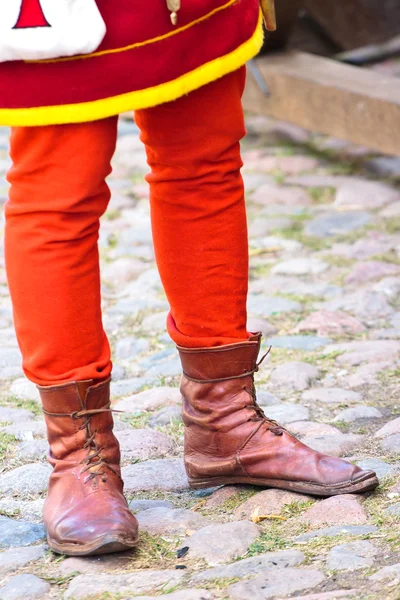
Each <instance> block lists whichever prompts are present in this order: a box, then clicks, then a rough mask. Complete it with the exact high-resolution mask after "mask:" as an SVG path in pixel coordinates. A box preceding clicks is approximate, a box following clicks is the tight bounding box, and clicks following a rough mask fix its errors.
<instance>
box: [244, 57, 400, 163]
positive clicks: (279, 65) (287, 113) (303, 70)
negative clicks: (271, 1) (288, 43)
mask: <svg viewBox="0 0 400 600" xmlns="http://www.w3.org/2000/svg"><path fill="white" fill-rule="evenodd" d="M256 64H257V65H258V68H259V70H260V72H261V74H262V75H263V77H264V79H265V81H266V82H267V84H268V87H269V89H270V91H271V96H270V97H269V98H267V97H266V96H265V95H264V94H263V93H262V92H261V91H260V89H259V87H258V86H257V84H256V82H255V80H254V78H253V77H252V76H251V75H250V74H249V76H248V78H247V80H248V81H247V86H246V91H245V95H244V108H245V110H248V111H251V112H255V113H258V114H264V115H268V116H271V117H275V118H277V119H281V120H284V121H289V122H292V123H296V124H297V125H300V126H302V127H305V128H306V129H309V130H311V131H315V132H319V133H325V134H328V135H332V136H335V137H338V138H343V139H346V140H349V141H351V142H353V143H356V144H361V145H362V146H366V147H368V148H371V150H376V151H378V152H383V153H386V154H394V155H400V79H395V78H393V77H388V76H386V75H383V74H381V73H377V72H376V71H371V70H369V69H360V68H359V67H353V66H350V65H344V64H342V63H338V62H336V61H333V60H330V59H327V58H322V57H319V56H314V55H311V54H307V53H303V52H288V53H283V54H276V55H270V56H265V57H260V58H258V59H256Z"/></svg>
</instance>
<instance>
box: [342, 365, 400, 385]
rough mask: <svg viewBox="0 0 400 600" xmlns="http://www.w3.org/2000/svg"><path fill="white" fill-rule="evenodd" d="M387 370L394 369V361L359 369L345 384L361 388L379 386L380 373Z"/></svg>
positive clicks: (345, 380)
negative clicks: (378, 376)
mask: <svg viewBox="0 0 400 600" xmlns="http://www.w3.org/2000/svg"><path fill="white" fill-rule="evenodd" d="M385 369H393V361H387V362H378V363H367V364H365V365H362V366H361V367H358V369H356V370H355V371H354V372H353V373H352V374H351V375H349V376H347V377H345V378H344V379H343V383H344V384H346V385H348V386H350V387H355V388H357V387H360V386H363V385H366V386H372V385H376V384H378V378H377V375H378V373H381V372H382V371H385Z"/></svg>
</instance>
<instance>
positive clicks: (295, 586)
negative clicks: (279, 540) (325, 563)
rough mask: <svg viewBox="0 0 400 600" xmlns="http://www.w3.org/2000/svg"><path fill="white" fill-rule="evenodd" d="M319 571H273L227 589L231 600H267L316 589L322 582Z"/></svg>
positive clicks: (321, 574) (287, 569) (292, 569)
mask: <svg viewBox="0 0 400 600" xmlns="http://www.w3.org/2000/svg"><path fill="white" fill-rule="evenodd" d="M324 579H325V577H324V575H323V573H321V571H316V570H314V569H294V568H291V567H289V568H286V569H274V570H273V571H266V572H265V573H263V574H262V575H260V576H259V577H255V578H253V579H249V580H248V581H240V582H239V583H234V584H233V585H230V586H229V587H228V590H227V592H228V595H229V598H231V599H232V600H249V598H251V599H252V600H267V599H268V598H275V597H276V596H277V595H278V594H279V595H280V594H283V595H288V594H293V593H295V592H300V591H302V590H308V589H310V588H313V587H316V586H317V585H319V584H320V583H322V582H323V581H324Z"/></svg>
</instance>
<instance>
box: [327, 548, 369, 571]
mask: <svg viewBox="0 0 400 600" xmlns="http://www.w3.org/2000/svg"><path fill="white" fill-rule="evenodd" d="M376 554H377V550H376V548H375V547H374V546H373V545H372V544H371V542H368V541H366V540H357V541H355V542H348V543H347V544H340V545H339V546H334V547H333V548H332V549H331V550H330V552H329V553H328V558H327V562H326V566H327V568H328V569H329V570H330V571H353V570H355V569H365V568H367V567H371V566H372V565H373V564H374V558H373V557H374V556H375V555H376Z"/></svg>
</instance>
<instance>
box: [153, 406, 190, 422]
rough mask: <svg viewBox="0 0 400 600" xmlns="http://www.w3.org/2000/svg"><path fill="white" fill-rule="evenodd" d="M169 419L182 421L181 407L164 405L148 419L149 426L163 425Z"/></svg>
mask: <svg viewBox="0 0 400 600" xmlns="http://www.w3.org/2000/svg"><path fill="white" fill-rule="evenodd" d="M171 421H182V409H181V407H180V406H165V407H164V408H161V409H160V410H158V411H157V412H156V413H154V415H152V416H151V418H150V420H149V423H148V424H149V427H163V426H164V425H169V424H170V423H171Z"/></svg>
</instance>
